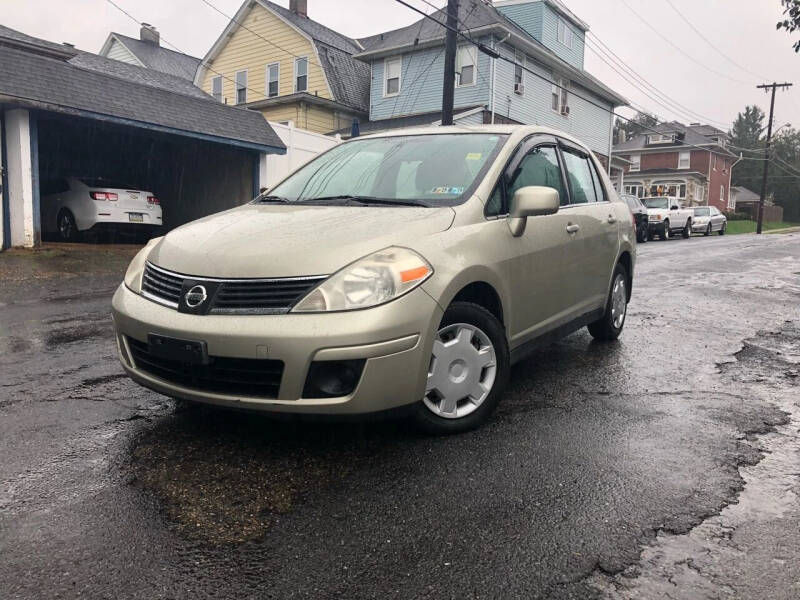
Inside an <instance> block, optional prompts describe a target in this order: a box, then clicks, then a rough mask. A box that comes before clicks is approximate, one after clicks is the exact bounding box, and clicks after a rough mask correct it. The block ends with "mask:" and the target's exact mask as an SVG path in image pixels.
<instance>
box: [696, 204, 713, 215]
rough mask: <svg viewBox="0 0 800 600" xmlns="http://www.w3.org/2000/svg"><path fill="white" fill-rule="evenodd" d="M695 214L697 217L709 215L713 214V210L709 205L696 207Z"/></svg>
mask: <svg viewBox="0 0 800 600" xmlns="http://www.w3.org/2000/svg"><path fill="white" fill-rule="evenodd" d="M694 216H695V217H708V216H711V210H710V209H709V208H708V207H707V206H704V207H702V208H695V209H694Z"/></svg>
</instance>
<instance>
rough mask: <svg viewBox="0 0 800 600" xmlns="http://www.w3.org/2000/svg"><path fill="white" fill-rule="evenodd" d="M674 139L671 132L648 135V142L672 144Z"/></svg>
mask: <svg viewBox="0 0 800 600" xmlns="http://www.w3.org/2000/svg"><path fill="white" fill-rule="evenodd" d="M674 141H675V138H674V137H672V134H671V133H651V134H650V135H648V136H647V143H648V144H671V143H672V142H674Z"/></svg>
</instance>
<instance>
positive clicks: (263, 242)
mask: <svg viewBox="0 0 800 600" xmlns="http://www.w3.org/2000/svg"><path fill="white" fill-rule="evenodd" d="M635 247H636V245H635V229H634V225H633V223H632V220H631V214H630V211H629V210H628V207H627V206H626V205H625V203H624V202H622V201H621V200H620V199H619V198H618V196H617V194H616V193H615V192H614V190H613V189H612V187H611V185H610V182H609V180H608V178H607V177H606V175H605V174H604V172H603V169H602V166H601V165H600V164H599V163H598V161H597V160H596V159H595V157H594V156H593V155H592V153H591V152H590V151H589V150H588V149H587V148H586V147H585V146H584V145H583V144H581V143H580V142H578V141H576V140H575V139H572V138H570V137H568V136H566V135H564V134H562V133H559V132H556V131H551V130H547V129H542V128H538V127H523V126H500V125H497V126H495V125H492V126H489V125H487V126H476V127H436V128H430V129H414V130H405V131H396V132H392V133H386V134H381V135H377V136H371V137H362V138H357V139H354V140H351V141H349V142H346V143H343V144H340V145H338V146H336V147H334V148H333V149H331V150H329V151H327V152H326V153H324V154H322V155H320V156H318V157H317V158H316V159H315V160H313V161H312V162H310V163H308V164H307V165H305V166H304V167H302V168H300V169H299V170H297V171H296V172H295V173H293V174H292V175H290V176H288V177H287V178H286V179H285V180H284V181H282V182H281V183H280V184H278V185H277V186H275V187H274V188H273V189H271V190H269V191H268V192H265V193H264V194H262V195H261V196H259V197H258V198H256V199H255V200H253V201H252V202H250V203H249V204H247V205H244V206H241V207H239V208H235V209H232V210H228V211H225V212H222V213H219V214H215V215H212V216H209V217H206V218H204V219H200V220H198V221H194V222H192V223H189V224H187V225H184V226H182V227H179V228H178V229H175V230H173V231H172V232H170V233H169V234H167V235H166V236H164V237H162V238H158V239H155V240H152V241H151V242H150V243H149V244H148V245H147V246H146V247H145V248H144V249H143V250H142V251H141V252H140V253H139V254H138V255H137V256H136V257H135V258H134V260H133V262H132V263H131V265H130V267H129V269H128V271H127V273H126V275H125V281H124V284H123V285H121V286H120V287H119V289H118V290H117V292H116V294H115V295H114V299H113V317H114V324H115V328H116V332H117V341H118V344H119V352H120V357H121V361H122V365H123V367H124V368H125V371H126V372H127V373H128V374H129V375H130V376H131V378H133V379H134V380H135V381H137V382H139V383H140V384H142V385H144V386H146V387H148V388H151V389H153V390H156V391H158V392H160V393H162V394H166V395H169V396H173V397H177V398H183V399H187V400H190V401H198V402H204V403H211V404H218V405H224V406H234V407H242V408H248V409H256V410H263V411H280V412H293V413H313V414H327V415H353V414H361V413H371V412H379V411H387V410H390V409H397V408H401V407H405V408H408V409H410V412H411V413H412V414H413V416H414V418H415V419H416V421H417V422H418V423H419V424H420V425H421V426H422V427H424V428H425V429H427V430H429V431H434V432H459V431H464V430H467V429H470V428H472V427H475V426H477V425H479V424H480V423H482V422H484V421H485V420H486V419H487V418H488V417H489V415H490V414H491V413H492V411H493V410H494V409H495V407H496V406H497V404H498V402H499V401H500V400H501V398H502V396H503V390H504V389H505V387H506V383H507V381H508V377H509V366H510V364H511V363H513V362H514V361H516V360H519V359H520V358H522V357H524V356H525V355H526V353H527V352H528V351H529V350H530V349H531V348H532V347H534V346H535V345H536V344H537V343H542V342H543V341H547V340H552V339H555V338H556V337H559V336H563V335H566V334H568V333H570V332H572V331H575V330H577V329H578V328H580V327H583V326H587V325H588V328H589V332H590V333H591V334H592V335H593V336H594V337H595V338H598V339H601V340H613V339H616V338H617V336H619V334H620V332H621V331H622V328H623V325H624V323H625V314H626V309H627V303H628V301H629V299H630V294H631V284H632V279H633V267H634V262H635V253H636V250H635Z"/></svg>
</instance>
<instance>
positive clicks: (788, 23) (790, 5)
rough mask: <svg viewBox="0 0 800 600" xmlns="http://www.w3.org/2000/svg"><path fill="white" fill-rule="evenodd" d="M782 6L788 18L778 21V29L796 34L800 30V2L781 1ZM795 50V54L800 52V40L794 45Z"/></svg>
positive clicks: (791, 0)
mask: <svg viewBox="0 0 800 600" xmlns="http://www.w3.org/2000/svg"><path fill="white" fill-rule="evenodd" d="M781 5H782V6H783V14H784V15H785V16H786V18H785V19H783V20H782V21H778V24H777V28H778V29H785V30H786V31H788V32H789V33H794V32H795V31H797V30H798V29H800V0H781ZM793 48H794V51H795V52H800V40H798V41H797V42H795V43H794V46H793Z"/></svg>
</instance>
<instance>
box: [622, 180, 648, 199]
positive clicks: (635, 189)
mask: <svg viewBox="0 0 800 600" xmlns="http://www.w3.org/2000/svg"><path fill="white" fill-rule="evenodd" d="M624 189H625V193H626V194H630V195H631V196H636V197H637V198H644V186H643V185H642V184H641V183H638V182H636V183H626V184H625V186H624Z"/></svg>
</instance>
